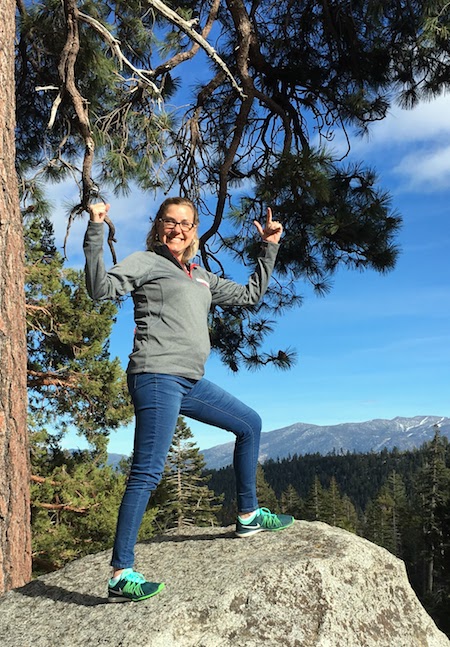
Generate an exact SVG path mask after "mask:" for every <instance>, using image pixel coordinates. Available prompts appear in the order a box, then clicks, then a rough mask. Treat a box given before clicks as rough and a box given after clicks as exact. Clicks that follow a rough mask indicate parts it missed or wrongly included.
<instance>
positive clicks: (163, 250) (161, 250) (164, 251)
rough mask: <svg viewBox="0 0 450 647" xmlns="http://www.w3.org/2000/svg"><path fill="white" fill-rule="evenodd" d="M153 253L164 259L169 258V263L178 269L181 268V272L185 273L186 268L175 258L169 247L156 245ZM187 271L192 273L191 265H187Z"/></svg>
mask: <svg viewBox="0 0 450 647" xmlns="http://www.w3.org/2000/svg"><path fill="white" fill-rule="evenodd" d="M153 251H154V252H155V254H158V256H162V257H163V258H167V260H168V261H170V262H171V263H173V264H174V265H176V266H177V267H179V268H180V270H183V272H185V271H186V270H185V268H184V267H183V265H181V263H180V261H179V260H178V259H176V258H175V256H174V255H173V254H172V252H171V251H170V249H169V248H168V247H167V245H155V247H154V248H153ZM186 267H187V271H188V272H190V266H189V264H186Z"/></svg>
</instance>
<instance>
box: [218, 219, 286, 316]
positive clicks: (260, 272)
mask: <svg viewBox="0 0 450 647" xmlns="http://www.w3.org/2000/svg"><path fill="white" fill-rule="evenodd" d="M254 224H255V227H256V229H257V231H258V233H259V235H260V236H261V238H262V242H263V244H262V246H261V251H260V254H259V256H258V259H257V261H256V268H255V271H254V272H253V274H252V275H251V276H250V277H249V280H248V283H247V285H241V284H239V283H235V282H234V281H229V280H227V279H222V278H219V277H218V276H216V275H215V274H210V275H209V279H210V289H211V294H212V303H213V305H219V306H250V305H255V304H256V303H258V301H260V300H261V298H262V297H263V296H264V293H265V292H266V290H267V286H268V284H269V280H270V276H271V274H272V271H273V267H274V265H275V259H276V257H277V253H278V248H279V245H278V243H279V241H280V238H281V235H282V233H283V226H282V225H281V223H280V222H278V221H276V220H273V219H272V210H271V209H270V207H269V208H268V209H267V216H266V222H265V226H264V227H263V226H262V225H261V224H260V223H259V222H258V221H257V220H255V221H254Z"/></svg>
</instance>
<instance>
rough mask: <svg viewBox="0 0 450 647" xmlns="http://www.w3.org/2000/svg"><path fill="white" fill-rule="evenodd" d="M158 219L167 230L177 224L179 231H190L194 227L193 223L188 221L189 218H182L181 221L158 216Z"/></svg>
mask: <svg viewBox="0 0 450 647" xmlns="http://www.w3.org/2000/svg"><path fill="white" fill-rule="evenodd" d="M158 220H159V222H162V223H163V225H164V229H168V230H169V231H171V230H172V229H175V227H176V226H177V225H179V227H180V229H181V231H191V229H193V228H194V227H195V223H193V222H189V220H182V221H181V222H177V221H176V220H174V219H173V218H158Z"/></svg>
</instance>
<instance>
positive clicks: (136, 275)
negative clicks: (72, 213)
mask: <svg viewBox="0 0 450 647" xmlns="http://www.w3.org/2000/svg"><path fill="white" fill-rule="evenodd" d="M108 211H109V204H105V203H103V202H98V203H97V204H93V205H91V206H90V207H89V224H88V228H87V231H86V234H85V236H84V243H83V249H84V254H85V256H86V266H85V272H86V287H87V291H88V293H89V295H90V296H91V297H92V298H93V299H115V298H117V297H120V296H123V295H124V294H127V293H128V292H131V291H132V290H134V289H135V288H136V287H137V286H138V285H139V282H140V280H141V279H142V277H143V276H144V274H145V273H146V272H147V273H148V272H149V270H150V267H149V261H150V258H149V257H148V255H144V254H143V253H142V252H136V253H135V254H131V256H128V257H127V258H125V259H124V260H123V261H121V262H120V263H118V264H117V265H114V267H112V268H111V269H110V270H109V271H108V272H107V271H106V269H105V263H104V260H103V239H104V225H103V223H104V220H105V216H106V215H107V213H108ZM144 256H145V261H144V258H143V257H144Z"/></svg>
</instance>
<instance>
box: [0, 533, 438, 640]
mask: <svg viewBox="0 0 450 647" xmlns="http://www.w3.org/2000/svg"><path fill="white" fill-rule="evenodd" d="M136 557H137V563H136V568H137V570H140V571H142V572H144V573H145V574H146V575H147V577H148V578H150V579H153V580H155V581H161V580H162V581H165V583H166V588H165V590H164V591H163V592H162V593H160V594H159V595H158V596H156V597H154V598H151V599H150V600H147V601H145V602H139V603H125V604H105V601H106V600H105V597H104V596H105V584H106V580H107V578H108V577H109V571H110V569H109V566H108V559H109V552H103V553H98V554H96V555H90V556H88V557H85V558H83V559H80V560H78V561H76V562H73V563H72V564H69V565H68V566H66V567H65V568H64V569H62V570H61V571H58V572H56V573H52V574H50V575H46V576H43V577H40V578H39V579H37V580H34V581H33V582H31V583H30V584H28V585H26V586H24V587H22V588H20V589H16V590H14V591H10V592H9V593H8V594H6V595H5V596H3V597H2V598H1V599H0V635H1V637H2V645H3V646H4V647H87V646H90V645H93V646H103V645H104V646H106V645H108V647H136V645H139V647H231V646H232V647H257V646H260V645H261V646H262V645H264V646H267V645H270V646H272V645H273V646H278V645H280V646H283V647H375V646H376V647H450V641H449V640H448V638H446V636H445V635H444V634H443V633H441V632H440V631H439V630H438V629H437V628H436V626H435V624H434V623H433V621H432V620H431V618H430V617H429V616H428V615H427V613H426V612H425V610H424V609H423V607H422V606H421V605H420V603H419V601H418V600H417V598H416V596H415V594H414V592H413V591H412V589H411V587H410V585H409V583H408V580H407V577H406V573H405V568H404V565H403V562H401V561H400V560H398V559H396V558H395V557H393V556H392V555H391V554H390V553H388V552H387V551H385V550H384V549H382V548H379V547H378V546H375V545H374V544H371V543H370V542H368V541H366V540H365V539H362V538H360V537H357V536H355V535H353V534H351V533H348V532H346V531H344V530H340V529H338V528H332V527H330V526H327V525H326V524H323V523H309V522H306V521H296V522H295V524H294V526H293V527H291V528H290V529H288V530H285V531H283V532H278V533H271V534H269V533H260V534H258V535H255V536H253V537H251V538H247V539H237V538H235V537H234V534H233V529H232V528H192V529H188V530H185V531H184V534H182V535H176V534H174V533H173V534H172V532H170V533H167V534H165V535H164V536H162V537H159V538H157V539H156V540H153V541H151V542H149V543H142V544H139V545H138V546H137V551H136Z"/></svg>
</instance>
